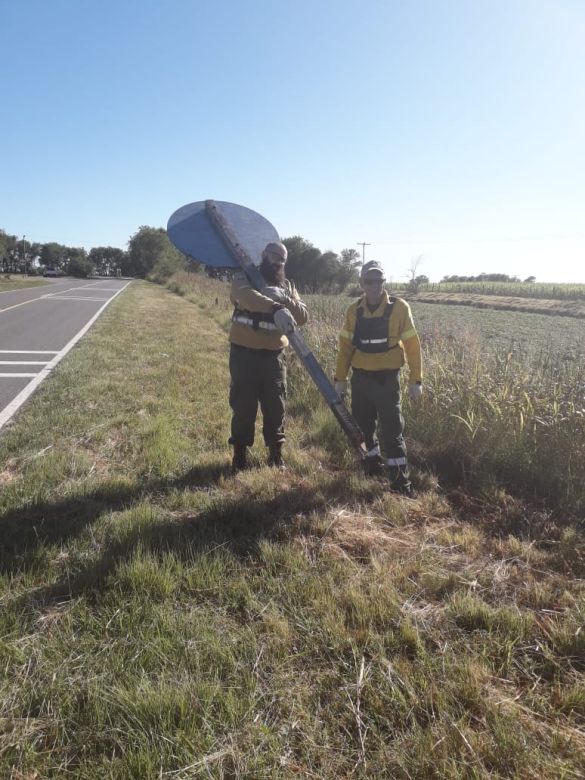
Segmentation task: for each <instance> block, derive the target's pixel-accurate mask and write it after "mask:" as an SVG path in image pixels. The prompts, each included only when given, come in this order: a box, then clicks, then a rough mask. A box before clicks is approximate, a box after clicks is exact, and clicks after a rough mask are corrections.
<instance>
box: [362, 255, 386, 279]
mask: <svg viewBox="0 0 585 780" xmlns="http://www.w3.org/2000/svg"><path fill="white" fill-rule="evenodd" d="M374 275H376V276H381V277H382V279H385V278H386V274H385V272H384V269H383V268H382V264H381V263H379V262H378V261H377V260H370V261H369V262H368V263H364V265H363V266H362V271H361V273H360V279H365V277H366V276H374Z"/></svg>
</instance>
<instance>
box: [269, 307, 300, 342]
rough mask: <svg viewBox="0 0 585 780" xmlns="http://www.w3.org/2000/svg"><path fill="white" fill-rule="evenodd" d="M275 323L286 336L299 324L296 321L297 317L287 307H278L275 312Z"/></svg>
mask: <svg viewBox="0 0 585 780" xmlns="http://www.w3.org/2000/svg"><path fill="white" fill-rule="evenodd" d="M274 324H275V325H276V327H277V328H278V330H279V331H280V332H281V333H282V334H284V335H285V336H286V335H287V334H288V333H292V332H293V330H294V329H295V328H296V326H297V323H296V322H295V318H294V317H293V316H292V314H291V313H290V311H289V310H288V309H286V308H282V309H277V310H276V311H275V312H274Z"/></svg>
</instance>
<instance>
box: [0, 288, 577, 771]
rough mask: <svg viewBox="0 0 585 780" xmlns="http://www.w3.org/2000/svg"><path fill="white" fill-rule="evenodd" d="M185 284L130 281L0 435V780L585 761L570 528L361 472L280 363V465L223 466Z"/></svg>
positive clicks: (224, 409)
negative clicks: (514, 522)
mask: <svg viewBox="0 0 585 780" xmlns="http://www.w3.org/2000/svg"><path fill="white" fill-rule="evenodd" d="M201 281H202V284H201V287H200V288H199V295H197V294H193V302H190V301H189V300H184V299H181V298H180V297H178V296H176V295H173V294H171V293H170V292H168V291H166V290H163V289H161V288H159V287H155V286H152V285H148V284H146V283H135V284H133V285H132V286H131V287H130V288H129V289H128V290H127V291H126V292H125V293H124V294H123V295H122V296H120V297H119V298H118V299H117V300H116V301H115V302H113V304H112V305H111V306H110V307H109V308H108V310H107V311H106V312H105V314H104V315H103V317H102V318H101V319H100V320H99V321H98V323H96V325H95V326H94V328H93V329H92V330H91V331H90V332H89V334H88V335H87V337H86V338H85V339H84V340H83V341H82V342H81V343H80V344H79V345H78V346H77V347H76V349H75V350H74V351H73V352H72V353H71V354H70V355H69V356H68V358H67V359H66V360H65V361H64V362H63V363H62V364H61V365H60V366H59V368H58V370H57V371H56V372H55V374H54V375H53V376H52V377H51V378H50V379H49V380H48V381H47V382H46V383H45V384H44V385H43V386H42V387H41V388H40V390H39V391H38V393H37V394H36V395H35V396H34V398H33V399H31V401H30V403H29V404H28V405H27V407H26V408H25V409H23V410H22V411H21V413H20V414H19V415H18V417H17V419H16V420H15V421H14V423H13V424H12V425H11V426H10V427H9V428H8V429H6V430H5V431H4V433H3V436H2V437H1V438H0V464H2V465H1V467H0V483H1V484H2V488H3V490H2V496H1V498H0V669H1V670H2V672H1V678H0V685H1V697H0V776H3V777H11V778H24V777H26V778H32V777H38V778H44V777H58V778H61V777H75V778H88V780H89V778H92V779H93V778H116V779H117V778H140V779H141V780H142V779H143V778H160V777H174V778H195V777H201V778H208V777H217V778H236V777H242V778H244V777H246V778H261V777H265V778H274V777H275V778H292V777H308V778H310V777H319V778H329V777H334V776H339V777H350V776H351V777H363V778H366V777H368V778H370V777H397V778H411V777H420V778H423V777H449V778H451V777H455V778H468V777H527V778H528V777H579V776H581V775H582V774H583V772H584V771H585V764H584V759H583V756H584V750H583V749H584V747H585V739H584V737H583V731H582V727H583V724H584V722H585V687H584V685H583V677H582V674H583V663H582V661H583V658H584V657H585V653H584V649H585V648H584V646H583V633H582V631H581V630H580V627H581V625H582V622H583V612H584V604H585V601H584V595H583V586H582V581H581V580H580V579H579V575H578V568H579V566H580V558H579V544H580V541H579V537H578V535H577V534H576V532H575V531H573V530H572V529H565V530H564V534H565V535H564V536H563V537H562V540H561V541H559V543H558V544H555V545H549V546H545V545H542V544H539V543H536V542H535V540H530V539H526V538H523V537H520V536H518V537H516V536H514V535H510V536H506V537H502V536H500V535H493V534H492V533H491V529H490V525H489V522H488V521H487V520H486V521H485V522H483V520H481V521H479V522H478V523H477V524H473V523H471V522H469V521H462V520H461V519H460V518H459V516H458V515H457V512H456V511H455V509H454V508H453V506H452V505H451V504H450V502H449V501H448V500H447V498H446V497H445V495H444V494H442V493H441V492H439V491H438V490H437V489H436V487H434V483H433V481H432V480H431V479H427V480H426V482H425V477H424V475H422V474H420V473H418V474H417V480H418V484H419V489H420V497H419V499H417V500H416V501H408V500H405V499H401V498H396V497H395V496H393V495H391V494H389V493H387V492H386V490H385V488H384V484H383V483H382V482H380V481H377V480H366V479H364V478H363V477H361V475H359V473H358V472H357V470H356V469H355V467H354V465H353V462H352V460H351V458H350V457H346V456H345V454H344V453H345V449H346V448H345V444H344V442H343V440H342V439H341V438H340V436H339V434H338V432H337V430H336V428H335V426H334V425H332V424H331V422H330V420H329V417H328V415H327V413H326V412H325V411H324V410H323V409H321V408H317V406H316V405H315V403H314V399H313V396H312V395H311V393H309V391H308V390H307V387H306V380H304V381H303V379H302V375H301V374H300V373H299V371H300V367H299V366H298V365H297V364H296V363H295V361H294V360H291V361H290V363H291V370H292V372H293V374H294V376H293V381H292V382H291V398H290V407H291V419H290V425H289V430H290V442H289V447H288V452H289V462H290V464H291V467H290V468H289V470H288V471H287V472H286V473H284V474H281V473H280V472H274V471H273V470H271V469H269V468H267V467H265V466H264V465H263V463H264V452H263V447H262V446H261V445H260V446H257V447H256V448H255V451H254V452H255V454H254V458H255V463H256V465H257V468H255V469H253V470H251V471H250V472H247V473H245V474H241V475H238V476H236V477H233V476H231V474H230V472H229V453H228V450H227V446H226V443H225V442H226V437H227V431H228V427H229V409H228V406H227V384H228V376H227V367H226V364H227V345H226V328H227V322H228V319H229V310H228V308H227V305H226V298H225V286H220V285H213V284H212V285H209V283H208V280H204V279H202V280H201ZM193 303H195V304H196V305H193ZM497 509H498V511H499V512H500V513H504V512H505V511H507V510H506V506H505V504H502V506H500V507H498V508H497ZM571 533H572V534H573V535H572V536H571Z"/></svg>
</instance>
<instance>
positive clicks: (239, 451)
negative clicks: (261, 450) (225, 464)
mask: <svg viewBox="0 0 585 780" xmlns="http://www.w3.org/2000/svg"><path fill="white" fill-rule="evenodd" d="M247 468H248V448H247V447H246V446H245V445H244V444H234V457H233V458H232V472H233V473H234V474H236V473H237V472H238V471H244V469H247Z"/></svg>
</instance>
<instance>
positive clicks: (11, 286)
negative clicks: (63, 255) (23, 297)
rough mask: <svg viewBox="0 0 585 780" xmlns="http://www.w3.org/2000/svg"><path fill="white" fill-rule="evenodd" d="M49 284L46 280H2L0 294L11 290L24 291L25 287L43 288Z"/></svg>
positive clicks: (0, 281) (0, 280)
mask: <svg viewBox="0 0 585 780" xmlns="http://www.w3.org/2000/svg"><path fill="white" fill-rule="evenodd" d="M46 284H49V282H47V281H45V279H34V278H32V279H1V278H0V293H1V292H7V291H9V290H23V289H24V288H25V287H42V286H43V285H46Z"/></svg>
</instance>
